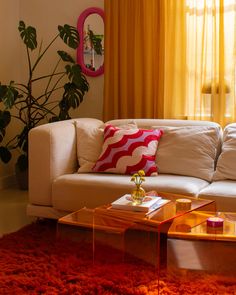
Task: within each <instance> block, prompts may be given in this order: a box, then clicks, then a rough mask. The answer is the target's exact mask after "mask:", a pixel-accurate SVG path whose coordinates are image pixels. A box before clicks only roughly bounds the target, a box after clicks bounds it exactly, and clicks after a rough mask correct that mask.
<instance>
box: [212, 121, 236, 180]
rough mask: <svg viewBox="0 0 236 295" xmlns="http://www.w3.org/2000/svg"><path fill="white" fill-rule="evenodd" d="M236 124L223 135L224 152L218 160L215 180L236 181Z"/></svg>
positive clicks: (231, 125) (229, 127) (229, 126)
mask: <svg viewBox="0 0 236 295" xmlns="http://www.w3.org/2000/svg"><path fill="white" fill-rule="evenodd" d="M235 163H236V124H235V123H233V124H230V125H228V126H226V128H225V130H224V133H223V144H222V151H221V154H220V156H219V158H218V161H217V165H216V171H215V173H214V176H213V180H223V179H231V180H236V169H235Z"/></svg>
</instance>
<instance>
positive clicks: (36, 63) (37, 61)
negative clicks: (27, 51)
mask: <svg viewBox="0 0 236 295" xmlns="http://www.w3.org/2000/svg"><path fill="white" fill-rule="evenodd" d="M58 37H59V34H57V35H56V37H54V39H52V41H51V42H50V43H49V44H48V46H47V47H46V48H45V49H44V51H43V52H42V54H40V56H39V57H38V58H37V60H36V62H35V64H34V65H33V68H32V71H34V70H35V68H36V67H37V65H38V63H39V62H40V60H41V58H42V57H43V56H44V54H45V53H46V52H47V50H48V49H49V48H50V47H51V45H52V44H53V43H54V42H55V40H56V39H57V38H58Z"/></svg>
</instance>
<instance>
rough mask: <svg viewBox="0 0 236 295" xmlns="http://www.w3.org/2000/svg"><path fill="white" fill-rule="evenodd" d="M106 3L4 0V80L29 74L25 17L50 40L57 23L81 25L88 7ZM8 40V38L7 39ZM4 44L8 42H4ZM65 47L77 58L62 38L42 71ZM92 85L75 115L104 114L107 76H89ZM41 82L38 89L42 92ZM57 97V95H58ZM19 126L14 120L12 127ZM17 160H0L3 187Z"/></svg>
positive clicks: (0, 13) (0, 30) (0, 62)
mask: <svg viewBox="0 0 236 295" xmlns="http://www.w3.org/2000/svg"><path fill="white" fill-rule="evenodd" d="M94 6H95V7H100V8H103V7H104V0H66V1H65V0H1V1H0V19H1V27H0V40H1V47H0V81H1V82H2V83H8V82H9V81H10V80H15V81H22V82H23V81H24V82H25V80H26V78H27V63H26V61H27V60H26V53H25V48H24V45H23V44H22V41H21V40H20V37H19V32H18V23H19V20H23V21H24V22H25V23H26V25H27V26H28V25H32V26H33V27H35V28H36V30H37V36H38V42H40V41H41V39H43V44H47V43H48V42H50V41H51V39H52V38H53V37H54V36H55V35H56V34H57V32H58V31H57V26H58V25H64V24H66V23H67V24H70V25H73V26H75V27H76V26H77V20H78V17H79V15H80V13H81V12H82V11H83V10H84V9H86V8H88V7H94ZM3 40H4V42H3ZM3 45H4V46H3ZM58 49H62V50H65V51H67V52H68V53H70V54H71V55H72V56H73V57H74V58H75V57H76V51H74V50H72V49H69V48H68V47H67V46H66V45H64V44H63V42H62V41H61V40H58V41H57V42H56V43H55V45H54V47H53V48H52V50H50V52H49V54H48V55H47V56H46V57H45V60H44V62H43V63H42V65H41V66H40V67H39V72H38V73H39V74H42V73H46V74H48V73H49V72H50V71H51V69H52V65H53V64H54V62H55V61H56V60H57V54H56V50H58ZM87 79H88V82H89V85H90V89H89V92H88V93H87V94H86V95H85V98H84V102H83V103H82V104H81V105H80V106H79V108H78V110H75V111H74V112H73V113H72V117H93V118H98V119H101V118H102V108H103V82H104V77H103V75H102V76H99V77H95V78H93V77H87ZM40 87H41V85H40V84H38V85H37V88H36V89H35V91H36V92H39V93H40ZM55 99H56V97H55ZM17 128H18V126H17V124H16V123H14V124H13V126H12V127H11V130H8V131H10V132H8V134H9V133H12V134H14V131H15V130H16V129H17ZM14 164H15V161H14V160H13V161H11V163H10V164H7V165H6V164H3V163H2V162H0V188H1V187H4V186H6V185H8V184H9V179H10V178H11V177H12V175H13V174H14Z"/></svg>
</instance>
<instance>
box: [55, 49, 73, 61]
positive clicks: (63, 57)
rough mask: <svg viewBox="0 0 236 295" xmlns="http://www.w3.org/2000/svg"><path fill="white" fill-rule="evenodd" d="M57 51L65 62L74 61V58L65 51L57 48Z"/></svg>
mask: <svg viewBox="0 0 236 295" xmlns="http://www.w3.org/2000/svg"><path fill="white" fill-rule="evenodd" d="M57 53H58V54H59V56H60V58H61V59H62V60H63V61H65V62H71V63H73V64H74V63H75V61H74V59H73V58H72V57H71V56H70V55H69V54H68V53H67V52H65V51H62V50H58V51H57Z"/></svg>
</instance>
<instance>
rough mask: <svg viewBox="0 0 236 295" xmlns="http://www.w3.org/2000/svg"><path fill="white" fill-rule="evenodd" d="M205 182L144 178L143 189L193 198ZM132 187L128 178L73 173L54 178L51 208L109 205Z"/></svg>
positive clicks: (165, 177)
mask: <svg viewBox="0 0 236 295" xmlns="http://www.w3.org/2000/svg"><path fill="white" fill-rule="evenodd" d="M207 185H208V182H207V181H205V180H202V179H199V178H194V177H187V176H179V175H158V176H150V177H146V179H145V183H144V184H143V188H144V189H145V190H146V191H151V190H156V191H159V192H170V193H175V194H180V195H188V196H197V195H198V193H199V191H200V190H201V189H203V188H204V187H206V186H207ZM133 188H134V184H133V182H131V181H130V176H128V175H117V174H116V175H114V174H104V173H81V174H78V173H75V174H66V175H62V176H60V177H58V178H57V179H56V180H55V181H54V182H53V185H52V205H53V207H54V208H56V209H59V210H66V211H75V210H77V209H80V208H82V207H84V206H86V207H88V208H94V207H97V206H99V205H104V204H108V203H111V202H112V201H114V200H116V199H117V198H119V197H120V196H122V195H124V194H126V193H129V192H131V191H132V190H133Z"/></svg>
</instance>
